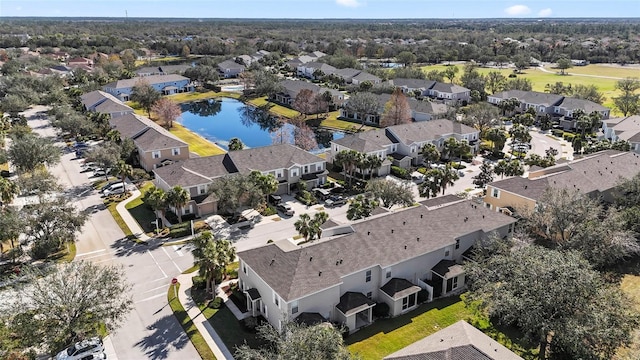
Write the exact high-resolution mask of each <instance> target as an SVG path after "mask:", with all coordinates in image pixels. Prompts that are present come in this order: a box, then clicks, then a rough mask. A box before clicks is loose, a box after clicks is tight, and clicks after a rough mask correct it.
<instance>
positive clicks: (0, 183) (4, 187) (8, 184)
mask: <svg viewBox="0 0 640 360" xmlns="http://www.w3.org/2000/svg"><path fill="white" fill-rule="evenodd" d="M19 193H20V189H19V188H18V185H17V184H16V183H15V182H14V181H12V180H9V179H7V178H4V177H0V208H3V207H6V206H7V205H9V204H11V202H12V201H13V199H14V198H15V197H16V196H18V194H19Z"/></svg>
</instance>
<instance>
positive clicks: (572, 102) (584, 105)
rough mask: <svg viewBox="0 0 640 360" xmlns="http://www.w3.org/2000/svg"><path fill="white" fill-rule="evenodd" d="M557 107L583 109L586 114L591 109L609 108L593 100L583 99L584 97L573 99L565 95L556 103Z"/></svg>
mask: <svg viewBox="0 0 640 360" xmlns="http://www.w3.org/2000/svg"><path fill="white" fill-rule="evenodd" d="M558 106H559V107H562V108H565V109H567V110H577V109H581V110H584V111H585V112H586V113H587V114H589V113H591V112H593V111H607V110H609V108H607V107H604V106H602V105H600V104H598V103H595V102H593V101H589V100H584V99H575V98H570V97H566V98H564V99H563V100H562V102H561V103H560V104H559V105H558Z"/></svg>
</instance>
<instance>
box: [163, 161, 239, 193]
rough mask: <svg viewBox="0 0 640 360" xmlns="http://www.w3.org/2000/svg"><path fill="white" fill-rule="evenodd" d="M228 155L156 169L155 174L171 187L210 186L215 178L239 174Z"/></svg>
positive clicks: (181, 162)
mask: <svg viewBox="0 0 640 360" xmlns="http://www.w3.org/2000/svg"><path fill="white" fill-rule="evenodd" d="M227 155H228V154H221V155H213V156H205V157H196V158H190V159H187V160H184V161H179V162H176V163H174V164H171V165H167V166H163V167H161V168H156V169H154V170H153V172H154V173H155V174H156V176H157V177H159V178H160V179H162V181H164V182H165V183H167V185H169V186H171V187H174V186H176V185H180V186H182V187H190V186H196V185H202V184H208V183H210V182H211V181H212V180H213V179H215V178H218V177H221V176H224V175H228V174H232V173H235V172H238V170H237V169H236V168H235V167H234V166H233V163H231V161H230V159H229V158H228V156H227Z"/></svg>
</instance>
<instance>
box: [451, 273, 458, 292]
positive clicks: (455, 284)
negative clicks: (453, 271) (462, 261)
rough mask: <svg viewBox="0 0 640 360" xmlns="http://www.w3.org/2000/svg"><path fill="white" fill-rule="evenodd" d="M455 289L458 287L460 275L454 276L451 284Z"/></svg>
mask: <svg viewBox="0 0 640 360" xmlns="http://www.w3.org/2000/svg"><path fill="white" fill-rule="evenodd" d="M451 287H452V288H453V289H456V288H457V287H458V277H457V276H456V277H454V278H453V285H452V286H451Z"/></svg>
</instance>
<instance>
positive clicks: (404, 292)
mask: <svg viewBox="0 0 640 360" xmlns="http://www.w3.org/2000/svg"><path fill="white" fill-rule="evenodd" d="M380 290H382V291H383V292H384V293H385V294H387V295H389V296H390V297H391V298H392V299H394V300H398V299H402V298H403V297H406V296H409V295H411V294H415V293H417V292H418V291H420V287H419V286H416V285H413V284H412V283H411V281H409V280H406V279H400V278H393V279H391V280H389V281H387V283H386V284H384V285H383V286H382V287H381V288H380Z"/></svg>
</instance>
